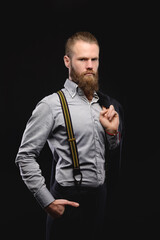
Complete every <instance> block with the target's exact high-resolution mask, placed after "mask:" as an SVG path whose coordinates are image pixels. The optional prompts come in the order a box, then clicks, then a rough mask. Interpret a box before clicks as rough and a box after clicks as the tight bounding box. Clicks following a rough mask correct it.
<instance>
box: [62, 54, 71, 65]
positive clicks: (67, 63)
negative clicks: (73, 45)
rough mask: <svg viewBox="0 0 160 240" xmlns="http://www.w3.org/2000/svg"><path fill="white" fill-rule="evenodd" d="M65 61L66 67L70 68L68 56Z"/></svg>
mask: <svg viewBox="0 0 160 240" xmlns="http://www.w3.org/2000/svg"><path fill="white" fill-rule="evenodd" d="M63 59H64V64H65V66H66V67H67V68H70V58H69V57H68V56H67V55H65V56H64V58H63Z"/></svg>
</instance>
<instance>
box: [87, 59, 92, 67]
mask: <svg viewBox="0 0 160 240" xmlns="http://www.w3.org/2000/svg"><path fill="white" fill-rule="evenodd" d="M86 69H93V63H92V60H88V61H87V62H86Z"/></svg>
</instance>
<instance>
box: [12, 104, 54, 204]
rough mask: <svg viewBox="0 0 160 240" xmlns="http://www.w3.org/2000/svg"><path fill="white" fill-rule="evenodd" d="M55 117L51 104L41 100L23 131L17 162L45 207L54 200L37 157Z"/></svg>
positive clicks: (23, 176) (38, 199)
mask: <svg viewBox="0 0 160 240" xmlns="http://www.w3.org/2000/svg"><path fill="white" fill-rule="evenodd" d="M53 125H54V119H53V115H52V112H51V109H50V106H49V105H48V104H47V103H45V102H40V103H39V104H38V105H37V107H36V108H35V110H34V111H33V113H32V116H31V117H30V119H29V121H28V123H27V125H26V129H25V131H24V133H23V137H22V141H21V145H20V147H19V151H18V154H17V157H16V164H17V165H18V167H19V169H20V174H21V176H22V179H23V181H24V182H25V184H26V185H27V187H28V189H29V190H30V191H31V192H32V193H33V195H34V197H35V198H36V199H37V201H38V202H39V204H40V205H41V206H42V207H43V208H44V207H46V206H47V205H49V204H50V203H51V202H53V201H54V197H53V196H52V194H51V193H50V191H49V190H48V189H47V187H46V184H45V179H44V177H43V176H42V172H41V169H40V166H39V164H38V162H37V158H38V156H39V154H40V152H41V150H42V148H43V146H44V144H45V143H46V141H47V138H48V136H49V134H50V132H51V130H52V128H53Z"/></svg>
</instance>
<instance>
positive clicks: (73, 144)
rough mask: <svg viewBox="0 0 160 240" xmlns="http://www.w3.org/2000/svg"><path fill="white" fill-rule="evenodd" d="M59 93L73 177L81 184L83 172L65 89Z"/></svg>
mask: <svg viewBox="0 0 160 240" xmlns="http://www.w3.org/2000/svg"><path fill="white" fill-rule="evenodd" d="M57 93H58V96H59V98H60V102H61V106H62V110H63V116H64V120H65V125H66V130H67V135H68V141H69V145H70V150H71V157H72V162H73V177H74V180H75V183H76V184H78V185H79V184H81V182H82V174H81V172H80V167H79V159H78V151H77V144H76V139H75V137H74V132H73V127H72V121H71V116H70V112H69V108H68V104H67V100H66V97H65V95H64V93H63V91H62V90H60V91H58V92H57ZM78 175H79V177H78Z"/></svg>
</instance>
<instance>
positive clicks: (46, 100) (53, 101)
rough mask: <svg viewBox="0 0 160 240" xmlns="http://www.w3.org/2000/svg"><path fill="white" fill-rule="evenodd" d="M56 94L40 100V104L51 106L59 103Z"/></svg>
mask: <svg viewBox="0 0 160 240" xmlns="http://www.w3.org/2000/svg"><path fill="white" fill-rule="evenodd" d="M58 99H59V98H58V94H57V93H56V92H54V93H52V94H50V95H48V96H45V97H44V98H42V99H41V101H40V103H46V104H47V105H49V106H53V105H56V104H58V103H59V101H58Z"/></svg>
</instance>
